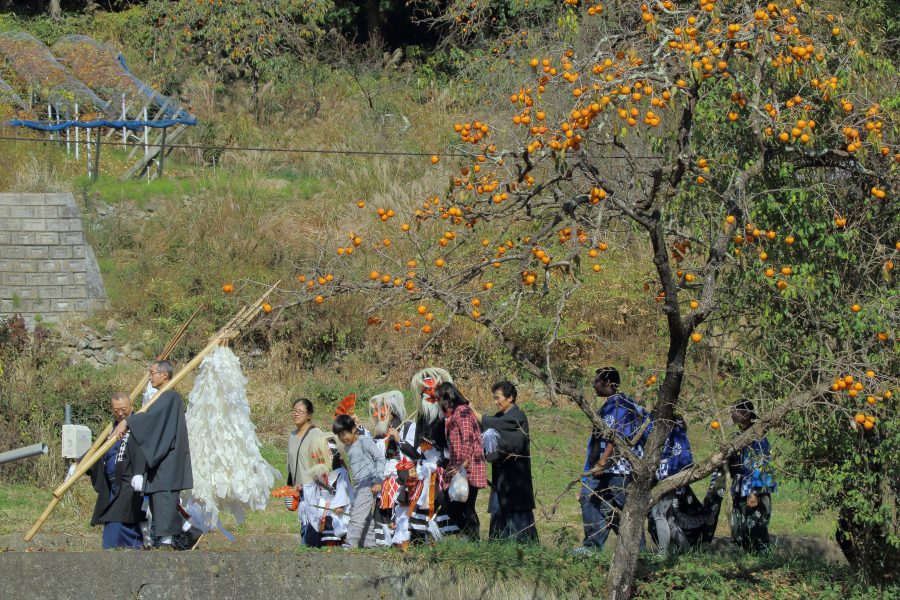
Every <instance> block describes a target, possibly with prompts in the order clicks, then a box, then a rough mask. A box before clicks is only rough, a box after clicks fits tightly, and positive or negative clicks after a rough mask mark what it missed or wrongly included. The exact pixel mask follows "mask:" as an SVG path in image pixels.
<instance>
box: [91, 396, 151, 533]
mask: <svg viewBox="0 0 900 600" xmlns="http://www.w3.org/2000/svg"><path fill="white" fill-rule="evenodd" d="M110 404H111V408H112V413H113V417H114V422H113V426H115V425H117V424H118V423H119V422H120V421H122V420H124V419H126V418H128V417H129V416H131V413H132V410H133V409H132V405H131V398H130V397H129V396H128V394H125V393H123V392H117V393H115V394H113V396H112V400H111V401H110ZM145 470H146V466H145V464H144V457H143V455H142V454H141V452H140V451H139V450H138V449H137V447H136V445H135V444H134V441H133V440H132V439H131V435H130V433H126V434H125V435H124V436H122V439H120V440H119V441H117V442H116V444H115V445H114V446H113V447H112V448H110V449H109V450H108V451H107V452H106V454H104V455H103V458H101V459H100V460H99V461H98V462H96V463H94V465H93V466H92V467H91V468H90V470H88V475H90V477H91V483H92V484H93V486H94V490H95V491H96V492H97V503H96V504H95V505H94V514H93V516H92V517H91V525H99V524H101V523H102V524H103V548H104V549H106V550H108V549H111V548H140V547H142V545H143V536H142V535H141V528H140V523H141V521H142V520H143V511H142V510H141V504H142V501H143V497H142V496H141V494H138V493H135V491H134V489H133V488H132V487H131V478H132V477H133V476H135V475H139V474H141V473H143V472H144V471H145Z"/></svg>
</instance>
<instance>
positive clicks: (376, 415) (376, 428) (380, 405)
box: [369, 390, 406, 437]
mask: <svg viewBox="0 0 900 600" xmlns="http://www.w3.org/2000/svg"><path fill="white" fill-rule="evenodd" d="M392 416H393V417H397V418H398V419H400V420H401V421H403V420H405V419H406V405H405V404H404V400H403V392H401V391H400V390H391V391H389V392H384V393H383V394H377V395H375V396H372V397H371V398H369V417H370V418H371V419H372V423H373V429H372V433H374V434H375V435H376V436H378V437H380V436H383V435H384V434H386V433H387V430H388V427H389V426H390V424H391V417H392Z"/></svg>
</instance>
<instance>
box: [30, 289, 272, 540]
mask: <svg viewBox="0 0 900 600" xmlns="http://www.w3.org/2000/svg"><path fill="white" fill-rule="evenodd" d="M280 283H281V281H280V280H279V281H277V282H276V283H275V285H273V286H271V287H270V288H269V289H268V290H266V293H265V294H263V295H262V296H261V297H260V298H259V300H257V301H256V302H255V303H253V304H252V305H250V306H246V307H244V308H243V309H241V310H240V311H238V314H237V315H235V317H234V318H232V319H231V321H229V322H228V323H227V324H226V325H225V326H224V327H222V329H220V330H219V331H218V332H217V333H216V334H215V335H214V336H213V337H212V338H210V341H209V343H208V344H207V345H206V347H205V348H204V349H203V350H201V351H200V352H199V353H198V354H197V356H195V357H194V358H193V359H192V360H191V362H189V363H188V364H186V365H185V366H184V368H183V369H181V371H179V372H178V374H177V375H175V376H174V377H173V378H172V379H170V380H169V381H167V382H166V384H165V385H164V386H162V387H161V388H160V389H159V391H157V392H156V394H155V395H154V396H153V397H152V398H150V400H148V401H147V402H145V403H144V405H143V406H141V408H140V409H139V410H138V411H137V412H139V413H142V412H147V410H148V409H149V408H150V407H151V406H153V403H154V402H155V401H156V399H157V398H159V397H160V395H162V394H163V393H164V392H166V391H168V390H170V389H171V388H173V387H174V386H175V385H177V384H178V383H179V382H180V381H181V380H182V379H184V378H185V377H187V376H188V375H189V374H190V373H191V371H193V370H194V369H196V368H197V367H198V366H199V365H200V363H201V362H203V359H204V358H206V356H207V355H208V354H209V353H210V352H212V351H213V350H214V349H215V348H216V346H218V345H219V344H220V343H221V342H223V341H227V340H230V339H233V338H234V337H235V336H237V335H238V333H240V330H241V328H242V327H244V326H246V325H247V324H248V323H250V321H252V320H253V318H254V317H256V316H257V315H258V314H259V312H260V310H261V309H262V304H263V302H265V300H266V298H268V297H269V294H271V293H272V292H273V291H275V288H276V287H278V284H280ZM117 441H118V440H116V439H115V438H112V439H108V440H106V441H105V442H104V443H103V444H102V445H101V446H100V447H99V448H98V449H97V451H96V452H95V453H94V454H93V455H92V456H91V457H90V458H88V459H86V460H82V461H81V463H79V465H78V469H76V470H75V473H74V474H73V475H72V477H70V478H69V479H67V480H65V481H64V482H63V483H62V484H61V485H60V486H59V487H57V488H56V489H55V490H53V498H52V499H51V500H50V504H48V505H47V508H46V509H44V512H43V513H42V514H41V516H40V517H39V518H38V520H37V521H36V522H35V524H34V525H33V526H32V527H31V529H29V530H28V533H26V534H25V537H24V538H23V539H24V540H25V541H26V542H29V541H31V538H33V537H34V536H35V534H36V533H37V532H38V531H40V529H41V527H43V526H44V523H45V522H46V521H47V518H48V517H49V516H50V514H51V513H52V512H53V509H55V508H56V505H57V504H59V501H60V500H62V498H63V496H64V495H65V493H66V492H67V491H69V488H71V487H72V486H73V485H75V482H77V481H78V480H79V479H80V478H81V476H82V475H84V474H85V473H87V471H88V469H90V468H91V467H92V466H93V465H94V464H95V463H96V462H97V461H98V460H100V457H101V456H103V455H104V454H106V452H107V451H108V450H109V449H110V448H112V447H113V446H114V445H115V443H116V442H117Z"/></svg>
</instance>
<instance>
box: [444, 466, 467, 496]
mask: <svg viewBox="0 0 900 600" xmlns="http://www.w3.org/2000/svg"><path fill="white" fill-rule="evenodd" d="M447 493H448V494H449V496H450V500H451V501H452V502H465V501H466V500H468V499H469V477H468V476H467V475H466V468H465V467H463V466H460V467H459V471H457V473H456V475H454V476H453V479H451V480H450V489H449V490H448V492H447Z"/></svg>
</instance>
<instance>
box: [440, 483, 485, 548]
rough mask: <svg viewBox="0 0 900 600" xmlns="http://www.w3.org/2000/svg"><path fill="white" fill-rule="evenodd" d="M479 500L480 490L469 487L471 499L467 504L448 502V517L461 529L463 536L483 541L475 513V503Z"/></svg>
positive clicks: (468, 499)
mask: <svg viewBox="0 0 900 600" xmlns="http://www.w3.org/2000/svg"><path fill="white" fill-rule="evenodd" d="M477 499H478V488H477V487H472V485H471V484H470V485H469V497H468V498H467V499H466V501H465V502H448V503H447V516H449V517H450V521H451V522H452V523H453V524H455V525H456V526H457V527H459V531H460V533H461V534H463V535H465V536H468V537H469V539H473V540H477V539H481V523H480V521H479V520H478V513H477V512H475V501H476V500H477ZM448 500H449V498H448Z"/></svg>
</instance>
